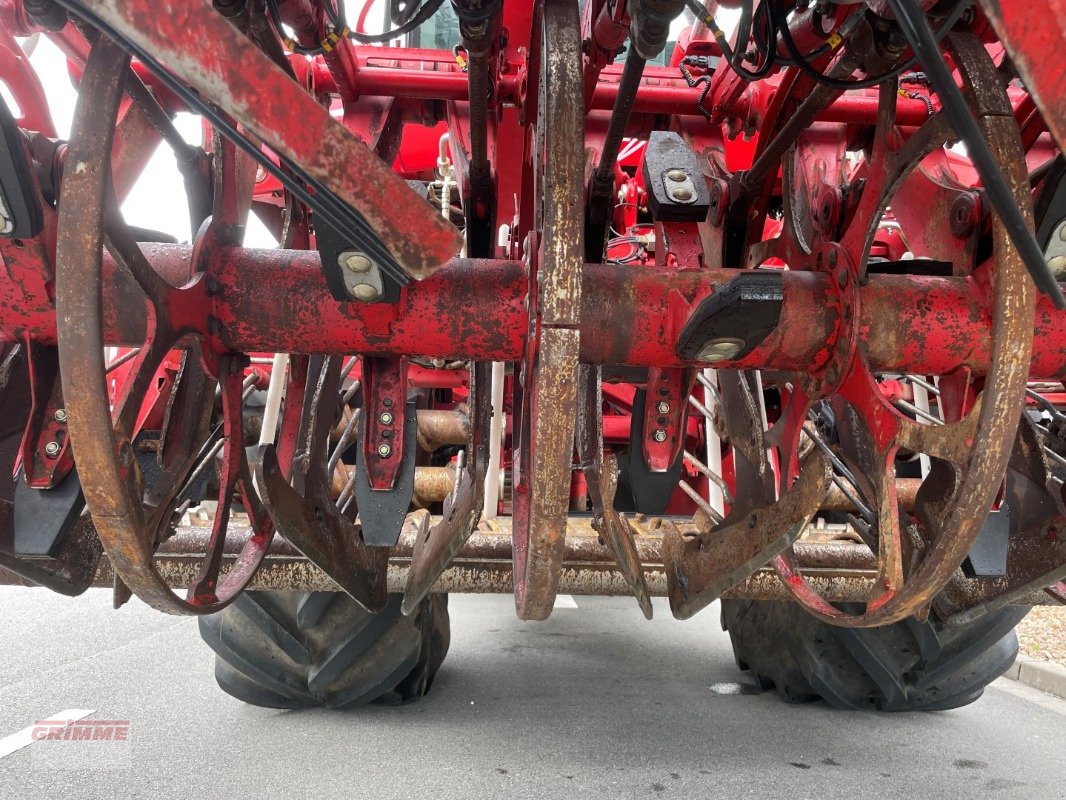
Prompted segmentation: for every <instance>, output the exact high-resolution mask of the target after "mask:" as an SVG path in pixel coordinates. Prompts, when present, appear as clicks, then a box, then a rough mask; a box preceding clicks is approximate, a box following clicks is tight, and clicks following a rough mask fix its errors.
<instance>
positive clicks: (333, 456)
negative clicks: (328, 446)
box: [326, 408, 363, 475]
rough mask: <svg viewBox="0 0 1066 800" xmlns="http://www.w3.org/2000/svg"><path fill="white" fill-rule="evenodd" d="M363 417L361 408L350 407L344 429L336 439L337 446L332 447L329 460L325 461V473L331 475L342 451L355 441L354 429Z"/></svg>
mask: <svg viewBox="0 0 1066 800" xmlns="http://www.w3.org/2000/svg"><path fill="white" fill-rule="evenodd" d="M362 417H363V409H361V408H354V409H352V415H351V417H350V418H349V419H348V424H347V425H345V426H344V431H343V433H341V438H340V439H339V440H338V441H337V446H336V447H334V448H333V452H332V453H330V456H329V461H328V462H327V463H326V474H327V475H332V474H333V470H334V469H335V468H336V466H337V462H338V461H340V458H341V456H342V455H343V454H344V451H345V450H346V449H348V446H349V445H350V444H351V443H352V442H354V441H355V429H356V426H357V425H358V424H359V420H360V419H362Z"/></svg>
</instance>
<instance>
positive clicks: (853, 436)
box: [773, 35, 1034, 627]
mask: <svg viewBox="0 0 1066 800" xmlns="http://www.w3.org/2000/svg"><path fill="white" fill-rule="evenodd" d="M947 44H948V48H949V50H950V52H951V55H952V57H953V59H954V61H955V63H956V65H957V67H958V69H959V72H960V74H961V76H962V82H963V85H964V86H966V87H980V88H979V89H973V88H970V89H969V90H968V100H969V102H970V105H971V109H972V111H973V112H974V116H975V117H976V119H977V120H978V124H979V125H980V127H981V130H982V132H983V134H984V136H985V138H986V139H987V141H988V143H989V145H990V147H991V148H992V149H993V151H994V152H997V153H998V154H999V155H1000V159H1001V168H1002V169H1003V172H1004V174H1005V176H1006V178H1007V180H1008V183H1009V185H1010V186H1011V187H1012V189H1013V193H1014V197H1015V201H1016V202H1017V204H1018V207H1019V208H1021V209H1023V210H1024V213H1025V216H1026V217H1027V219H1029V220H1030V221H1031V218H1032V201H1031V198H1030V194H1029V184H1028V173H1027V169H1026V166H1025V156H1024V152H1023V151H1022V148H1021V142H1020V139H1019V136H1018V131H1017V127H1016V125H1015V123H1014V120H1013V118H1012V117H1011V115H1010V102H1009V100H1008V98H1007V96H1006V93H1005V92H1004V91H1003V89H1002V88H1001V87H1002V84H1001V83H1000V82H999V80H998V79H997V76H996V70H995V66H994V64H993V62H992V60H991V58H990V57H989V56H988V54H987V52H986V51H985V49H984V47H983V46H982V45H981V43H980V42H979V41H978V40H977V39H975V38H973V37H971V36H968V35H953V36H950V37H949V38H948V40H947ZM889 92H894V87H892V86H890V87H888V88H883V89H882V97H883V98H884V100H883V103H882V108H885V109H887V108H890V105H889V102H888V99H887V95H888V93H889ZM892 121H893V120H892V118H891V116H890V115H889V114H887V113H883V114H882V115H881V119H880V120H879V125H878V131H877V134H876V135H875V141H874V145H873V150H872V153H871V156H870V160H869V168H868V178H867V184H866V186H865V188H864V189H863V197H862V199H861V200H860V202H859V206H858V208H857V210H856V212H855V215H854V219H855V220H870V221H871V222H870V223H869V227H865V226H863V225H857V224H853V225H851V226H850V227H849V228H848V230H847V232H846V233H845V235H844V237H843V238H842V239H841V248H842V250H843V253H841V256H840V257H839V258H838V265H837V267H836V269H835V272H833V273H831V274H832V275H833V277H834V281H833V282H834V283H835V284H836V285H837V286H839V287H841V291H842V292H844V293H846V292H850V293H851V298H852V299H851V302H850V303H846V304H845V307H847V305H850V306H851V309H852V313H851V315H850V316H849V317H847V318H846V319H850V320H852V321H854V320H856V319H857V318H858V312H859V309H858V293H857V287H858V285H859V283H860V282H861V281H862V280H863V279H864V278H865V276H866V272H867V268H868V267H869V252H870V246H871V244H872V242H873V238H874V234H875V233H876V225H877V224H878V223H879V222H880V220H881V219H882V215H883V213H884V211H885V209H886V208H887V207H888V206H889V205H890V204H892V205H893V207H896V206H898V207H900V208H904V209H905V208H907V207H908V204H910V203H918V202H919V197H918V195H917V194H916V193H917V192H921V191H923V190H924V191H929V190H930V189H932V192H933V195H934V196H935V197H938V199H940V200H941V201H944V200H945V199H949V198H954V197H955V196H957V195H958V194H959V192H953V191H951V190H950V189H946V188H944V187H939V186H936V185H935V184H933V183H932V182H931V181H922V180H911V181H908V178H909V177H911V176H912V174H913V173H914V171H915V170H916V169H917V168H918V167H919V165H920V163H921V162H922V160H923V159H924V158H925V157H927V156H928V155H930V154H931V153H934V152H935V151H943V148H944V147H945V146H946V145H948V144H949V143H950V142H952V141H953V140H954V139H955V134H954V132H953V131H952V129H951V126H950V125H949V123H948V121H947V119H946V116H945V115H944V114H943V113H941V114H938V115H936V116H934V117H933V118H932V119H931V120H930V121H929V122H927V123H926V124H925V125H924V126H922V127H921V128H920V129H919V130H918V131H917V132H916V133H915V134H914V135H913V136H912V137H911V138H910V139H909V140H907V141H906V142H904V143H903V144H902V146H899V144H898V143H897V142H896V141H895V140H894V137H895V134H894V133H893V130H892ZM908 193H910V195H909V196H908ZM937 222H939V223H940V224H939V226H938V227H939V233H938V234H934V233H933V232H932V231H930V230H929V227H928V226H929V224H932V225H936V223H937ZM949 225H950V218H949V217H947V216H946V215H941V216H940V217H939V219H934V220H930V221H927V227H926V229H925V230H926V233H925V236H926V238H927V239H935V238H936V237H937V236H939V237H941V238H942V239H944V240H948V237H949V236H951V235H952V233H953V232H952V231H951V229H950V227H949ZM864 228H865V229H864ZM992 239H993V250H992V257H991V259H990V260H989V261H987V262H985V263H984V264H981V265H978V266H977V267H976V268H975V269H973V270H972V271H970V265H969V264H966V263H964V262H963V263H958V262H957V263H956V268H958V269H960V270H963V274H967V275H968V277H969V279H970V280H971V281H972V284H973V286H974V289H975V291H977V292H978V293H979V295H980V296H981V299H982V303H981V305H982V307H983V308H984V309H987V312H986V313H988V314H989V315H990V317H991V330H990V341H989V353H990V360H989V369H988V372H987V374H986V375H985V376H984V379H983V383H982V385H981V386H980V387H979V388H980V392H979V393H978V394H976V397H975V399H974V401H973V404H972V407H967V404H965V401H964V399H963V398H964V397H965V395H966V389H969V388H970V387H969V386H966V389H964V390H962V391H958V392H956V397H957V398H958V400H957V402H955V403H951V402H948V398H947V397H946V396H944V395H942V396H941V398H942V400H943V401H944V402H943V403H942V406H941V411H942V413H943V415H944V417H943V420H942V423H943V424H936V423H935V422H934V423H933V424H930V422H931V420H921V421H919V420H918V419H912V418H911V417H910V416H908V415H907V414H905V413H903V411H901V410H900V409H899V408H898V407H897V406H895V405H893V404H892V403H891V402H890V401H889V400H888V399H887V398H886V396H885V393H884V392H883V391H882V389H881V387H880V386H879V385H878V382H877V379H876V376H875V375H874V374H873V372H872V371H871V370H870V368H869V366H868V364H867V361H866V356H865V353H863V352H862V350H861V349H858V348H854V347H851V348H849V351H848V355H847V356H845V358H844V359H839V360H838V359H836V358H831V359H830V362H829V366H828V368H827V373H826V380H827V381H828V383H827V384H825V385H821V386H819V385H814V386H803V385H801V384H800V382H797V384H796V386H797V387H798V391H796V392H795V395H794V396H793V398H792V399H791V400H790V402H789V407H788V409H787V411H786V412H785V419H784V420H783V422H785V427H784V428H782V429H781V431H780V434H779V437H778V438H777V444H778V447H779V450H780V451H783V452H786V453H789V454H791V453H795V452H796V451H797V450H798V447H799V443H800V431H801V430H802V427H803V423H804V422H805V421H806V419H807V415H808V409H809V407H810V404H811V403H812V402H813V401H815V400H817V399H820V397H824V396H830V397H831V400H830V403H831V405H832V407H833V410H834V413H835V416H836V418H837V419H838V420H840V423H841V425H842V426H843V430H842V435H841V438H842V442H843V446H842V452H843V454H844V455H845V457H846V458H847V461H848V463H849V466H851V467H852V472H853V473H854V474H856V476H863V477H861V478H859V479H858V480H857V483H858V484H859V488H860V490H861V491H862V493H863V495H864V496H865V497H867V498H869V499H870V501H871V503H870V505H871V506H872V508H873V510H874V515H873V516H874V520H873V526H872V530H874V531H876V534H875V535H876V547H877V554H878V583H877V587H878V588H877V594H876V596H874V597H872V598H871V599H870V600H869V602H868V603H867V604H866V610H865V612H863V613H861V614H849V613H847V612H844V611H841V610H839V609H837V608H835V607H834V606H832V605H830V604H829V603H827V602H825V601H824V600H823V599H822V598H821V597H820V596H818V594H817V593H816V592H815V591H814V590H813V589H812V588H811V586H810V584H809V583H807V582H806V581H805V580H804V579H803V577H802V574H801V573H800V571H799V569H798V566H797V563H796V559H795V555H794V553H793V552H792V551H791V548H788V549H786V551H785V552H784V553H782V554H781V555H780V556H779V557H777V558H776V559H775V560H774V562H773V565H774V569H775V570H776V571H777V573H778V575H779V576H780V577H781V580H782V581H783V582H784V584H785V586H787V587H788V589H789V591H790V592H792V594H793V595H794V596H795V597H796V599H797V600H799V602H800V603H802V604H803V605H804V606H806V607H807V609H808V610H809V611H811V613H813V614H814V615H815V616H816V617H819V618H820V619H823V620H825V621H827V622H832V623H833V624H837V625H844V626H851V627H873V626H878V625H885V624H888V623H891V622H897V621H899V620H902V619H904V618H906V617H908V616H911V615H912V614H916V613H917V614H919V616H922V617H924V616H925V615H926V614H928V610H929V606H930V604H931V602H932V601H933V598H934V597H935V596H936V594H937V593H938V592H939V591H940V590H941V589H942V588H943V587H944V585H945V584H946V583H947V581H948V580H949V579H950V578H951V576H952V575H953V574H954V573H955V571H956V570H957V569H958V568H959V566H960V565H961V564H962V562H963V560H964V559H965V558H966V555H967V554H968V553H969V551H970V549H971V548H972V546H973V544H974V542H975V541H976V539H977V536H978V535H979V534H980V531H981V525H982V524H983V522H984V520H985V517H986V516H987V514H988V510H989V509H990V508H991V507H992V504H993V502H994V501H995V498H996V494H997V492H998V491H999V488H1000V486H1001V483H1002V479H1003V474H1004V470H1005V468H1006V465H1007V459H1008V457H1009V456H1010V452H1011V448H1012V446H1013V444H1014V437H1015V432H1016V430H1017V426H1018V418H1019V415H1020V413H1021V410H1022V405H1023V402H1024V397H1025V384H1026V378H1027V374H1028V365H1029V360H1030V353H1031V351H1032V330H1033V307H1034V289H1033V285H1032V282H1031V280H1030V278H1029V276H1028V274H1027V272H1026V270H1025V267H1024V264H1023V263H1022V260H1021V258H1020V257H1019V256H1018V254H1017V252H1016V251H1015V250H1014V248H1013V247H1012V246H1011V245H1010V242H1009V239H1008V237H1007V235H1006V232H1005V230H1004V229H1003V228H1002V226H1001V224H1000V223H999V221H998V219H997V220H994V221H993V229H992ZM832 252H833V251H832V250H830V251H829V252H827V253H826V255H825V258H824V263H825V264H826V266H827V267H828V265H829V262H830V261H831V260H832V256H831V253H832ZM922 255H924V253H922ZM852 327H854V322H852ZM842 334H843V335H842V337H841V338H842V339H845V338H853V337H855V334H856V331H854V330H846V331H843V332H842ZM842 352H843V351H842ZM834 368H836V369H837V370H838V372H837V375H838V376H839V377H838V378H837V381H838V382H837V381H833V380H832V376H831V375H830V373H829V370H832V369H834ZM959 380H961V381H962V383H963V384H964V385H966V384H969V383H970V381H969V376H968V375H967V374H966V372H965V371H963V372H962V373H960V374H956V375H953V376H948V378H947V381H946V382H951V381H959ZM834 384H835V385H834ZM975 388H977V387H975ZM901 451H906V452H909V453H914V454H918V453H921V454H926V455H928V456H929V457H930V459H931V462H932V468H931V470H930V472H929V475H928V477H927V478H926V479H925V481H924V482H923V484H922V486H921V488H920V490H919V492H918V495H917V498H916V503H915V510H914V516H913V519H912V518H911V517H910V516H908V515H907V514H906V512H903V511H901V509H900V503H899V500H898V498H897V495H896V483H895V470H894V465H895V460H896V457H897V455H898V454H899V453H900V452H901ZM784 463H787V464H789V467H791V464H792V457H791V456H790V457H789V459H788V461H787V462H784Z"/></svg>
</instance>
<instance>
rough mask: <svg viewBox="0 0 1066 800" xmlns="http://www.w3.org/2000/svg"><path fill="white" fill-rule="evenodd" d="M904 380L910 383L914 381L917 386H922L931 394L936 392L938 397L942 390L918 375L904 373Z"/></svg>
mask: <svg viewBox="0 0 1066 800" xmlns="http://www.w3.org/2000/svg"><path fill="white" fill-rule="evenodd" d="M903 380H905V381H907V382H909V383H913V384H915V385H917V386H921V387H922V388H923V389H925V390H926V391H927V392H929V394H934V395H936V396H937V397H939V396H940V390H939V389H938V388H937V387H936V385H935V384H934V383H932V382H931V381H927V380H925V379H924V378H919V377H918V376H917V375H904V376H903Z"/></svg>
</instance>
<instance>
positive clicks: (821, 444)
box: [803, 409, 876, 521]
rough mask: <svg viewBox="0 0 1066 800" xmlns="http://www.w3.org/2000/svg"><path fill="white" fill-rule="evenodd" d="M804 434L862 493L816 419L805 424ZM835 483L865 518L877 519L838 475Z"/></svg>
mask: <svg viewBox="0 0 1066 800" xmlns="http://www.w3.org/2000/svg"><path fill="white" fill-rule="evenodd" d="M814 414H815V412H814V410H813V409H811V411H810V413H808V415H807V416H808V419H810V418H811V416H812V415H814ZM803 434H804V435H805V436H806V437H807V438H808V439H810V440H811V441H812V442H814V444H815V445H816V446H817V447H818V449H819V450H821V451H822V453H824V454H825V457H826V458H828V459H829V462H830V463H831V464H832V465H833V469H835V470H836V471H837V472H839V473H840V474H841V475H842V476H843V477H844V478H845V479H846V480H847V481H848V483H850V484H851V485H852V486H854V487H855V489H856V490H857V491H861V490H860V489H859V482H858V481H857V480H856V479H855V475H854V474H852V472H851V470H850V469H848V467H847V465H846V464H845V463H844V462H843V461H841V460H840V459H839V458H838V457H837V454H836V453H834V452H833V450H832V448H831V447H830V446H829V445H828V444H826V442H825V440H824V439H822V437H821V434H819V433H818V427H817V424H816V422H815V419H810V424H804V426H803ZM833 482H834V483H835V484H836V485H837V486H839V487H840V490H841V491H842V492H844V496H845V497H847V498H848V500H850V501H851V502H852V503H854V504H855V507H856V508H857V509H858V510H859V513H860V514H862V515H863V517H865V518H866V519H867V520H870V521H872V520H874V519H876V517H875V516H874V512H873V510H872V509H871V508H870V507H869V506H868V505H866V504H865V503H864V502H862V500H861V499H860V498H859V497H858V496H857V495H853V494H851V492H849V491H848V490H847V489H846V488H845V487H844V485H843V483H842V482H841V481H840V480H839V479H838V478H837V476H836V475H834V476H833Z"/></svg>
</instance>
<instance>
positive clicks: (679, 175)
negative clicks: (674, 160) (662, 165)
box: [666, 169, 688, 183]
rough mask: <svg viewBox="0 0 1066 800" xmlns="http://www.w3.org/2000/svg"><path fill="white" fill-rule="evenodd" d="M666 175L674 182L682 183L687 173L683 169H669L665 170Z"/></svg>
mask: <svg viewBox="0 0 1066 800" xmlns="http://www.w3.org/2000/svg"><path fill="white" fill-rule="evenodd" d="M666 177H667V178H669V179H670V180H672V181H673V182H674V183H684V182H685V178H687V177H688V173H687V172H685V170H683V169H671V170H668V171H667V173H666Z"/></svg>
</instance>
